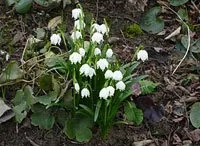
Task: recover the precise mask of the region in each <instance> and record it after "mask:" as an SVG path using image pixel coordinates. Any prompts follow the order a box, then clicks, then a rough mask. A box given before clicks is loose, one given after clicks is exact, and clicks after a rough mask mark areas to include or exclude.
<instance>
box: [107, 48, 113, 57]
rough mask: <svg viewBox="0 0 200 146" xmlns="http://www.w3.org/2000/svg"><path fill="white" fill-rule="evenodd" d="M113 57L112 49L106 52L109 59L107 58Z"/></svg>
mask: <svg viewBox="0 0 200 146" xmlns="http://www.w3.org/2000/svg"><path fill="white" fill-rule="evenodd" d="M112 55H113V51H112V49H108V50H107V51H106V57H107V58H111V57H112Z"/></svg>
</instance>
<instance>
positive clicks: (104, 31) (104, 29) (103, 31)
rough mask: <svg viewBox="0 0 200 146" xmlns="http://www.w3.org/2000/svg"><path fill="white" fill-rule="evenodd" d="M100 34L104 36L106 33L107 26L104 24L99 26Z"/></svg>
mask: <svg viewBox="0 0 200 146" xmlns="http://www.w3.org/2000/svg"><path fill="white" fill-rule="evenodd" d="M100 32H101V33H102V34H103V35H104V34H105V33H106V32H107V26H106V25H105V24H101V25H100Z"/></svg>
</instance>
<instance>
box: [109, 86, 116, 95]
mask: <svg viewBox="0 0 200 146" xmlns="http://www.w3.org/2000/svg"><path fill="white" fill-rule="evenodd" d="M107 90H108V92H109V96H110V97H111V96H113V95H114V93H115V88H114V87H112V86H108V87H107Z"/></svg>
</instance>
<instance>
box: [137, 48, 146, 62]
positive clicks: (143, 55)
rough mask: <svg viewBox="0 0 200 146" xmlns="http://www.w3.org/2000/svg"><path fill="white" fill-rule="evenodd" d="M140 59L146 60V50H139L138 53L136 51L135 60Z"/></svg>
mask: <svg viewBox="0 0 200 146" xmlns="http://www.w3.org/2000/svg"><path fill="white" fill-rule="evenodd" d="M140 59H141V60H142V61H143V62H144V61H145V60H148V53H147V51H146V50H140V51H139V52H138V53H137V60H140Z"/></svg>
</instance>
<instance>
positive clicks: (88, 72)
mask: <svg viewBox="0 0 200 146" xmlns="http://www.w3.org/2000/svg"><path fill="white" fill-rule="evenodd" d="M79 71H80V74H81V75H84V76H86V77H88V76H89V77H90V78H92V77H93V76H94V75H95V74H96V72H95V70H94V69H93V68H92V67H90V66H89V65H88V64H83V65H82V66H81V68H80V69H79Z"/></svg>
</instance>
